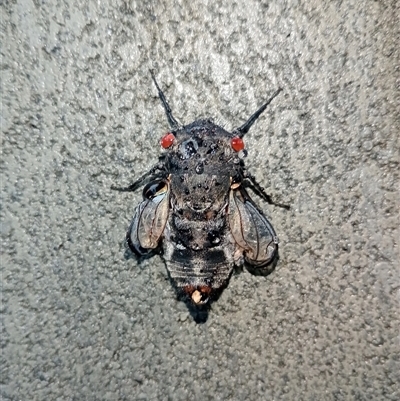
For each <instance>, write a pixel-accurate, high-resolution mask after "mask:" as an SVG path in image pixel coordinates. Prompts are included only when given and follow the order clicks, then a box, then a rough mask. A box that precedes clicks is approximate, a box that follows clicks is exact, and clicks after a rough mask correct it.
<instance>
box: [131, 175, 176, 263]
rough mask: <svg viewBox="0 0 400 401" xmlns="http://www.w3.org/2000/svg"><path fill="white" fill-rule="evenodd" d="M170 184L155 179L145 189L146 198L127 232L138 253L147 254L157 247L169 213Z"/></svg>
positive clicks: (132, 248) (133, 248)
mask: <svg viewBox="0 0 400 401" xmlns="http://www.w3.org/2000/svg"><path fill="white" fill-rule="evenodd" d="M169 193H170V190H169V184H168V182H166V181H155V182H152V183H150V184H148V185H147V186H146V187H145V189H144V190H143V196H144V198H145V199H144V200H143V202H141V203H140V204H139V206H138V207H137V208H136V209H135V214H134V216H133V219H132V222H131V225H130V227H129V229H128V232H127V234H126V239H127V243H128V245H129V248H130V249H131V250H132V251H133V252H135V253H136V254H137V255H139V256H141V255H146V254H148V253H150V252H151V251H152V250H153V249H155V248H157V246H158V244H159V241H160V239H161V237H162V234H163V232H164V229H165V225H166V224H167V220H168V214H169Z"/></svg>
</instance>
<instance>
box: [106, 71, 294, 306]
mask: <svg viewBox="0 0 400 401" xmlns="http://www.w3.org/2000/svg"><path fill="white" fill-rule="evenodd" d="M151 76H152V79H153V81H154V84H155V86H156V88H157V91H158V95H159V98H160V100H161V102H162V104H163V107H164V109H165V113H166V116H167V119H168V122H169V125H170V130H169V131H168V132H167V133H166V134H165V135H164V136H163V137H162V138H161V147H162V148H164V149H165V152H164V154H163V155H162V156H161V157H160V159H159V162H158V163H157V164H156V165H154V166H153V167H152V168H151V169H150V171H148V172H146V173H145V174H144V175H143V176H141V177H140V178H139V179H137V180H136V181H135V182H134V183H133V184H131V185H129V186H128V187H125V188H114V189H119V190H121V191H135V190H136V189H137V188H138V187H139V186H140V185H141V184H145V186H144V189H143V201H142V202H141V203H140V204H139V205H138V206H137V207H136V209H135V212H134V215H133V219H132V222H131V224H130V226H129V229H128V231H127V234H126V243H127V245H128V247H129V248H130V249H131V251H133V252H134V253H135V254H136V255H137V256H139V257H141V256H145V255H151V254H152V253H155V252H158V251H160V252H159V253H161V254H162V257H163V258H164V260H165V263H166V267H167V270H168V273H169V276H170V278H171V280H172V282H173V283H174V285H175V287H176V288H177V290H178V292H179V293H180V294H183V295H184V296H185V297H186V298H187V299H189V300H190V301H191V302H192V303H193V304H194V305H205V304H208V303H210V301H211V300H212V299H214V298H216V297H217V296H218V295H219V294H220V293H221V291H222V290H223V289H224V288H225V287H226V285H227V283H228V281H229V278H230V276H231V274H232V272H233V270H234V268H235V267H239V268H240V267H241V266H243V265H247V266H248V267H250V268H251V269H252V270H253V271H256V272H262V271H264V270H265V269H268V266H270V265H271V264H273V262H274V261H276V260H277V257H278V237H277V235H276V233H275V230H274V228H273V227H272V225H271V223H270V222H269V221H268V219H267V218H266V217H265V215H264V214H263V212H262V211H261V210H260V209H259V208H258V207H257V206H256V204H255V202H254V201H253V200H252V199H251V197H250V195H249V193H248V191H247V189H248V188H251V189H253V191H254V192H255V193H257V194H258V195H260V196H261V197H262V198H263V199H264V200H266V201H267V202H268V203H272V204H275V205H278V206H283V207H286V208H288V207H287V206H285V205H280V204H277V203H274V202H273V201H272V200H271V198H270V197H269V196H268V195H267V194H266V193H265V192H264V189H263V188H262V187H261V186H260V185H259V184H258V183H257V181H256V180H255V178H254V177H253V176H252V175H251V174H250V173H249V172H248V170H247V169H246V167H245V165H244V161H243V159H244V157H245V156H246V154H247V152H246V150H245V145H244V142H243V136H244V135H245V134H246V133H247V132H248V131H249V129H250V127H251V126H252V125H253V124H254V122H255V121H256V120H257V118H258V117H259V116H260V115H261V113H263V111H264V110H265V109H266V108H267V106H268V105H269V104H270V103H271V101H272V100H273V99H274V98H275V97H276V96H277V95H278V94H279V93H280V92H281V89H278V90H277V91H276V92H275V93H274V94H273V95H272V96H271V97H270V99H269V100H268V101H267V102H266V103H264V104H263V105H262V106H261V107H260V108H259V109H258V110H257V111H256V112H255V113H254V114H253V115H252V116H251V117H250V118H249V119H248V120H247V121H246V122H245V123H244V124H243V125H242V126H240V127H239V128H236V129H234V130H233V131H232V132H228V131H226V130H225V129H224V128H222V127H221V126H218V125H216V124H214V123H213V122H212V120H211V119H205V120H197V121H194V122H192V123H191V124H189V125H181V124H179V123H178V121H177V120H176V119H175V118H174V117H173V115H172V111H171V108H170V106H169V104H168V102H167V100H166V97H165V95H164V93H163V92H162V90H161V89H160V87H159V85H158V83H157V81H156V79H155V76H154V73H153V72H151Z"/></svg>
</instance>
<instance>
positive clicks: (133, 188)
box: [111, 163, 165, 192]
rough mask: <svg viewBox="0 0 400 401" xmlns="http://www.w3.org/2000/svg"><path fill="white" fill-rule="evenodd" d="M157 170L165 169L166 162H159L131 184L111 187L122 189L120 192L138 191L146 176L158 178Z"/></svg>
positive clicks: (112, 186) (117, 189) (112, 187)
mask: <svg viewBox="0 0 400 401" xmlns="http://www.w3.org/2000/svg"><path fill="white" fill-rule="evenodd" d="M157 170H158V171H165V164H164V163H157V164H156V165H155V166H153V167H152V168H151V169H150V170H149V171H147V172H146V173H144V174H143V175H142V176H141V177H139V178H138V179H137V180H136V181H135V182H133V183H132V184H131V185H128V186H127V187H116V186H115V185H111V189H114V190H116V191H120V192H133V191H136V190H137V189H138V188H139V186H140V184H141V183H142V182H143V181H144V180H145V179H146V178H150V179H152V178H157V177H155V176H158V174H155V173H156V171H157Z"/></svg>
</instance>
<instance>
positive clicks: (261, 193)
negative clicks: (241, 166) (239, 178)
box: [243, 171, 290, 210]
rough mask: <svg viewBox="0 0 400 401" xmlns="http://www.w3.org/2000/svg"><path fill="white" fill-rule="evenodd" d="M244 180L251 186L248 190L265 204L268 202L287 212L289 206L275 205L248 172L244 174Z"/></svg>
mask: <svg viewBox="0 0 400 401" xmlns="http://www.w3.org/2000/svg"><path fill="white" fill-rule="evenodd" d="M243 175H244V178H247V179H248V180H249V181H250V183H251V185H250V188H251V189H252V190H253V191H254V192H255V193H256V194H257V195H258V196H260V197H261V198H262V199H264V200H265V201H266V202H268V203H269V204H270V205H275V206H278V207H282V208H284V209H287V210H289V209H290V206H289V205H284V204H283V203H277V202H274V201H273V200H272V198H271V197H270V196H269V195H268V194H267V193H266V192H265V189H264V187H262V186H261V185H260V184H259V183H258V182H257V180H256V178H255V177H254V175H252V174H250V173H249V172H248V171H245V172H244V174H243Z"/></svg>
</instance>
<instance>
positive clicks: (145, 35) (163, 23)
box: [0, 0, 400, 401]
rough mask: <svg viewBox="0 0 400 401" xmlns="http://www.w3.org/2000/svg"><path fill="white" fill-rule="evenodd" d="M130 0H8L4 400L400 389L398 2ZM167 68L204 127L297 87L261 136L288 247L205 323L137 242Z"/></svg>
mask: <svg viewBox="0 0 400 401" xmlns="http://www.w3.org/2000/svg"><path fill="white" fill-rule="evenodd" d="M110 3H111V2H110ZM112 3H113V5H111V4H109V2H100V1H98V2H97V1H88V0H83V1H82V2H77V1H76V2H73V1H71V0H66V1H63V2H46V1H43V2H41V1H38V0H15V1H3V2H1V20H2V21H1V23H2V24H1V27H2V30H1V35H2V37H1V40H0V42H1V53H2V59H1V85H2V87H1V105H2V108H1V119H2V120H1V129H2V161H1V168H2V195H1V196H2V211H1V213H2V216H1V217H2V226H1V236H2V258H1V268H2V305H1V313H2V317H1V323H2V333H1V345H2V353H1V358H2V360H1V364H0V365H1V383H2V384H1V392H2V393H1V394H2V399H3V400H37V401H42V400H189V399H190V400H214V399H215V400H393V401H394V400H398V399H399V398H400V393H399V383H400V373H399V372H400V356H399V354H400V341H399V287H400V286H399V276H400V272H399V203H400V202H399V148H400V146H399V114H398V105H399V97H398V92H396V79H397V80H398V78H399V75H398V68H397V67H396V66H397V65H398V61H399V58H398V48H397V47H396V46H398V38H399V33H398V30H397V29H398V28H396V14H397V16H398V12H399V9H398V8H397V9H396V7H398V6H396V2H395V1H393V2H390V1H387V2H384V1H368V2H363V1H359V2H357V1H352V0H349V1H347V2H335V1H334V2H322V1H308V2H297V1H286V2H280V1H279V2H278V1H263V2H260V1H254V0H239V1H236V2H228V1H226V2H212V1H208V2H207V1H205V2H197V3H196V5H191V3H190V2H189V1H184V0H182V1H176V2H173V1H165V2H161V1H160V2H151V1H149V2H139V1H138V2H134V1H121V0H120V1H116V2H112ZM217 3H218V4H217ZM302 3H304V4H302ZM396 41H397V44H396ZM149 68H155V69H156V70H157V76H158V79H159V81H160V84H161V85H162V87H163V88H164V90H165V92H166V94H167V96H168V99H169V101H170V104H171V106H172V108H173V110H174V114H175V116H176V117H177V118H179V119H180V120H181V121H183V122H186V123H189V122H191V121H192V120H194V119H195V118H197V117H207V116H212V117H214V118H215V121H216V122H218V123H221V124H222V125H223V126H225V127H226V128H227V129H232V128H234V127H237V126H238V125H239V124H241V123H242V122H243V121H244V120H245V119H246V118H247V117H248V116H249V115H250V114H251V113H252V112H253V111H254V110H255V109H256V107H257V106H258V105H260V103H261V102H262V101H263V100H265V99H266V98H268V96H269V95H270V94H271V93H272V92H273V91H275V90H276V89H277V88H278V87H279V86H282V87H283V88H284V93H283V94H281V95H280V96H279V98H277V99H276V100H275V101H274V102H273V104H272V105H271V107H270V108H269V109H268V111H267V112H266V113H265V114H264V115H263V117H262V118H260V120H259V121H258V123H257V124H256V125H255V126H254V128H253V129H252V130H251V131H250V133H249V134H248V135H247V137H246V145H247V149H248V150H249V157H248V159H247V165H248V166H249V167H250V168H251V171H252V172H253V173H254V174H255V175H256V177H257V179H258V180H259V181H260V182H262V183H263V185H264V186H265V187H266V188H267V191H268V193H270V194H271V196H272V197H273V198H274V199H276V200H277V201H281V202H284V203H290V204H291V205H292V209H291V210H290V211H289V212H287V211H285V210H282V209H279V208H274V207H272V206H269V205H266V204H263V203H262V201H261V200H259V199H257V203H259V204H260V205H263V206H262V207H263V209H264V210H265V211H266V213H267V215H268V216H270V219H271V222H272V223H273V225H274V227H275V229H276V231H277V233H278V235H279V237H280V239H281V248H280V249H281V252H280V254H281V259H280V261H279V264H278V266H277V268H276V270H275V271H274V272H273V273H272V274H271V275H270V276H268V277H255V276H252V275H250V274H249V273H247V272H246V271H244V272H243V273H241V274H239V275H236V276H234V277H233V278H232V280H231V282H230V284H229V287H228V288H227V289H226V290H225V291H224V293H223V294H222V296H221V298H220V299H219V300H218V302H216V303H215V304H214V305H213V308H212V311H211V312H210V315H209V318H208V320H207V322H206V323H204V324H196V323H195V322H194V321H193V319H192V318H191V316H190V314H189V313H188V310H187V308H186V306H185V305H184V304H183V303H182V302H178V301H177V300H176V298H175V293H174V290H173V288H172V286H171V285H170V283H169V281H168V279H167V275H166V271H165V268H164V265H163V263H162V261H161V259H160V258H159V257H154V258H152V259H149V260H146V261H145V262H143V263H142V264H138V263H137V261H136V260H135V259H132V258H130V259H126V258H125V257H124V248H123V239H124V232H125V229H126V227H127V225H128V223H129V221H130V218H131V216H132V213H133V210H134V207H135V205H136V204H137V203H138V201H139V200H140V199H141V193H140V191H138V192H137V193H134V194H124V193H118V192H113V191H111V190H110V186H111V185H112V184H113V183H115V184H120V185H124V184H128V183H130V182H132V181H133V179H134V177H137V176H138V175H139V174H141V173H143V172H145V171H146V170H147V169H148V168H149V167H150V166H151V165H153V164H154V163H155V162H156V160H157V156H158V155H159V153H160V148H159V138H160V137H161V136H162V135H163V133H165V132H166V130H167V129H168V124H167V121H166V119H165V115H164V112H163V109H162V107H161V105H160V103H159V101H158V99H157V95H156V91H155V89H154V86H153V85H152V83H151V79H150V75H149V73H148V69H149ZM397 82H398V81H397Z"/></svg>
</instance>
